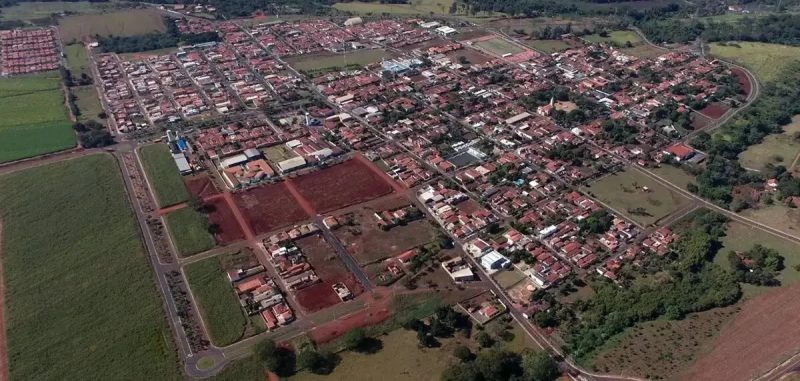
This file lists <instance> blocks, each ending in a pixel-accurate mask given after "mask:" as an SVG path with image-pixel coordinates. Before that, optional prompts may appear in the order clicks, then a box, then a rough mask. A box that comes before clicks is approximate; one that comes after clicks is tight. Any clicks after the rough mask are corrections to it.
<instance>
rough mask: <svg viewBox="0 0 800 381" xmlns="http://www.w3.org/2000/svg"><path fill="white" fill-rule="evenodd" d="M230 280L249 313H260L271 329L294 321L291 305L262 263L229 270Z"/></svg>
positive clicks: (242, 304) (243, 306)
mask: <svg viewBox="0 0 800 381" xmlns="http://www.w3.org/2000/svg"><path fill="white" fill-rule="evenodd" d="M228 280H229V281H230V282H231V284H232V285H233V288H234V290H236V295H237V296H238V297H239V302H240V304H241V306H242V308H243V309H244V310H245V312H246V313H247V314H248V315H260V316H261V317H262V318H263V319H264V323H265V325H266V327H267V329H269V330H273V329H275V328H278V327H280V326H283V325H286V324H289V323H291V322H292V321H294V319H295V316H294V312H293V311H292V309H291V307H289V305H288V304H287V303H286V301H285V300H284V297H283V294H282V293H281V290H280V289H279V288H278V287H277V286H276V285H275V282H274V281H273V280H272V279H271V278H270V277H269V276H268V275H267V272H266V269H265V268H264V266H262V265H246V266H245V267H241V268H236V269H232V270H228Z"/></svg>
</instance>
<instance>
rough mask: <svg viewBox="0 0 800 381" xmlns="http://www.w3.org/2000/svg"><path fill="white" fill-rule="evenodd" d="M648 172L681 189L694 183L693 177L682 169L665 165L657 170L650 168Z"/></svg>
mask: <svg viewBox="0 0 800 381" xmlns="http://www.w3.org/2000/svg"><path fill="white" fill-rule="evenodd" d="M650 171H651V172H653V173H655V174H657V175H659V176H661V177H663V178H665V179H667V180H668V181H669V182H671V183H673V184H675V185H678V186H680V187H682V188H683V189H686V187H687V186H688V185H689V184H691V183H694V182H695V178H694V176H692V175H691V174H689V173H688V172H686V171H684V170H683V169H682V168H678V167H673V166H671V165H666V164H665V165H662V166H661V167H658V168H652V169H651V170H650Z"/></svg>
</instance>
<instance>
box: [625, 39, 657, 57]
mask: <svg viewBox="0 0 800 381" xmlns="http://www.w3.org/2000/svg"><path fill="white" fill-rule="evenodd" d="M620 50H621V51H622V52H623V53H625V54H629V55H632V56H634V57H639V58H656V57H658V56H660V55H662V54H664V53H666V51H665V50H661V49H658V48H656V47H653V46H652V45H650V44H646V43H644V42H642V43H639V44H634V45H633V47H632V48H622V49H620Z"/></svg>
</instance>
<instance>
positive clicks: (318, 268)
mask: <svg viewBox="0 0 800 381" xmlns="http://www.w3.org/2000/svg"><path fill="white" fill-rule="evenodd" d="M295 243H296V244H297V247H298V248H299V249H300V250H301V251H302V252H303V255H305V257H306V260H308V263H309V264H311V267H313V268H314V272H316V273H317V275H318V276H319V279H320V280H321V282H319V283H317V284H315V285H313V286H309V287H306V288H304V289H302V290H300V291H297V292H296V296H297V302H298V303H299V304H300V306H301V307H302V308H303V309H304V310H305V311H306V312H314V311H319V310H321V309H324V308H327V307H330V306H333V305H336V304H338V303H339V302H341V300H340V299H339V297H338V296H337V295H336V292H334V291H333V285H334V284H335V283H340V282H341V283H344V284H345V285H346V286H347V288H349V289H350V292H352V293H353V296H357V295H360V294H361V293H362V292H363V291H364V290H363V289H362V287H361V283H359V282H358V280H356V278H355V276H354V275H353V274H352V273H350V271H349V270H347V268H346V267H345V266H344V264H343V263H342V262H341V261H340V260H339V257H338V256H337V255H336V253H335V252H334V251H333V248H332V247H331V246H330V245H328V242H326V241H325V239H324V238H323V237H322V235H319V234H317V235H312V236H308V237H305V238H301V239H299V240H297V241H295Z"/></svg>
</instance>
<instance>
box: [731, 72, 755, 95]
mask: <svg viewBox="0 0 800 381" xmlns="http://www.w3.org/2000/svg"><path fill="white" fill-rule="evenodd" d="M731 71H732V72H733V74H734V75H736V79H738V80H739V85H740V86H742V90H743V91H744V94H745V95H746V96H748V97H749V96H750V92H751V91H753V84H752V83H750V78H749V77H747V74H745V72H744V70H742V69H739V68H733V69H731Z"/></svg>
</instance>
